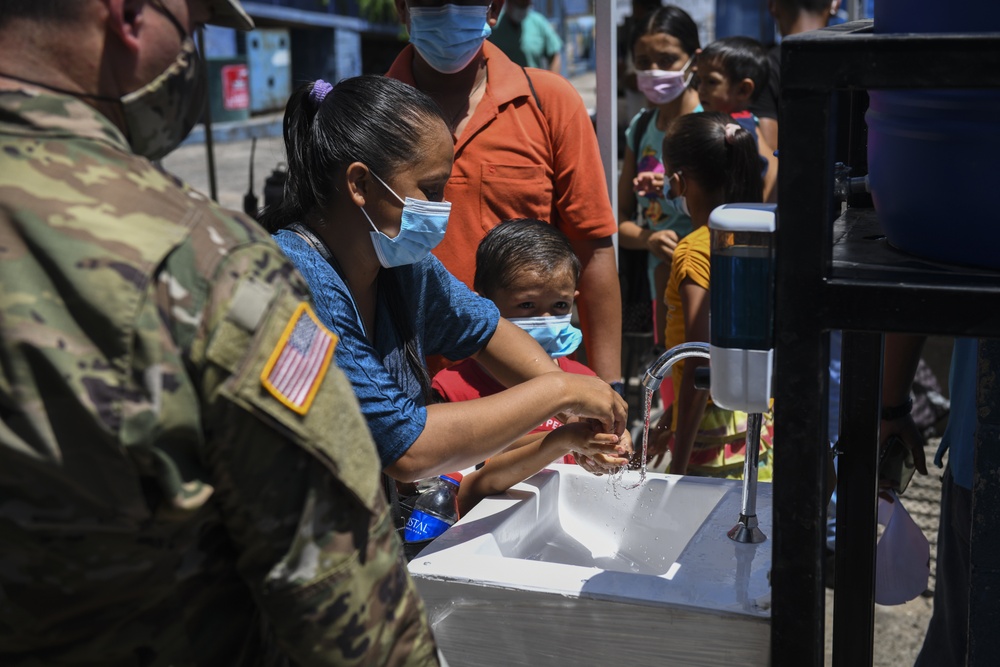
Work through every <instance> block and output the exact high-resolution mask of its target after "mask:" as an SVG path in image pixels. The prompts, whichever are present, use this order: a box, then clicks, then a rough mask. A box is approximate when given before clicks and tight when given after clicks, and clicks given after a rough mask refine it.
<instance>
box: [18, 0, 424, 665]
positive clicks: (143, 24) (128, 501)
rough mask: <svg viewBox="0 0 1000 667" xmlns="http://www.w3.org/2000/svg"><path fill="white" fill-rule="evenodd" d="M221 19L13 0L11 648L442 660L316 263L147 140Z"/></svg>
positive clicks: (158, 135) (133, 7)
mask: <svg viewBox="0 0 1000 667" xmlns="http://www.w3.org/2000/svg"><path fill="white" fill-rule="evenodd" d="M123 7H124V9H123ZM208 21H211V22H218V23H221V24H226V25H231V26H234V27H241V28H245V29H246V28H250V27H252V24H251V23H250V21H249V19H248V18H247V17H246V15H245V14H244V13H243V11H242V9H241V8H240V7H239V3H238V2H237V1H236V0H187V1H186V2H185V0H74V2H73V3H66V2H64V1H61V0H4V2H3V10H2V13H0V665H4V666H6V667H10V666H11V665H46V664H61V665H62V664H87V665H107V666H112V667H114V666H119V665H122V666H124V665H129V666H135V665H174V666H181V665H211V666H213V667H214V666H218V665H243V664H287V663H289V662H294V663H296V664H301V665H331V664H347V665H375V664H392V665H395V664H436V663H437V658H436V649H435V646H434V642H433V639H432V637H431V634H430V630H429V628H428V625H427V621H426V619H425V615H424V610H423V607H422V604H421V602H420V600H419V598H418V596H417V595H416V592H415V588H414V586H413V583H412V581H411V580H410V578H409V576H408V575H407V572H406V570H405V567H404V565H403V564H402V561H401V559H400V554H399V545H398V541H397V539H396V537H395V535H394V532H393V530H392V526H391V525H390V520H389V516H388V514H387V511H386V505H385V501H384V499H383V497H382V493H381V489H380V486H379V462H378V458H377V457H376V454H375V450H374V447H373V445H372V442H371V438H370V436H369V434H368V431H367V429H366V426H365V422H364V420H363V418H362V417H361V415H360V413H359V411H358V407H357V404H356V401H355V399H354V396H353V394H352V392H351V388H350V385H349V384H348V382H347V381H346V379H345V377H344V376H343V374H342V373H341V372H340V371H339V370H338V369H337V368H336V366H334V365H332V364H331V363H330V360H331V358H332V353H333V349H334V346H335V345H336V343H337V341H336V338H335V336H334V335H333V334H331V333H330V332H329V331H328V330H327V329H325V328H324V327H323V326H322V325H321V324H319V323H318V322H317V321H316V319H315V317H314V315H313V313H312V308H311V301H310V295H309V292H308V289H307V287H306V285H305V283H304V282H303V280H302V278H301V277H300V276H299V274H298V273H297V272H296V271H295V270H294V269H293V267H292V265H291V264H290V263H289V262H288V260H287V259H285V257H284V256H283V255H282V254H281V253H280V251H279V250H278V249H277V248H276V246H274V244H273V243H272V242H271V240H270V238H269V237H268V236H267V234H266V233H264V232H263V230H261V229H258V227H257V226H256V224H255V223H254V222H253V221H252V220H250V219H249V218H247V217H245V216H243V215H242V214H237V213H231V212H227V211H223V210H222V209H220V208H219V207H218V206H217V205H215V204H214V203H213V202H211V201H208V200H207V199H206V198H205V197H203V196H202V195H199V194H198V193H196V192H194V191H192V190H191V189H190V188H188V187H186V186H185V185H184V184H183V183H180V182H179V181H178V180H177V179H176V178H174V177H172V176H170V175H168V174H165V173H164V172H162V171H160V170H159V169H158V168H157V167H156V166H154V165H153V164H152V163H151V162H150V161H149V160H148V159H147V157H146V156H154V157H155V156H159V155H162V154H163V153H165V152H166V151H168V150H169V149H170V148H172V146H173V145H176V143H177V142H178V141H179V140H180V138H182V137H183V135H184V133H185V132H186V129H185V128H184V126H187V128H188V129H189V127H190V124H189V123H190V121H191V119H192V118H196V117H197V111H198V109H197V108H194V109H191V108H189V107H197V106H198V101H197V90H196V86H195V84H196V83H197V81H198V78H199V77H198V76H193V75H192V69H193V68H192V66H191V65H192V63H197V58H196V56H195V54H194V53H193V50H192V49H191V45H190V41H191V40H190V37H189V34H190V31H191V28H192V26H193V25H196V24H198V23H201V22H208ZM178 34H179V35H180V43H181V52H180V54H179V55H177V44H178V37H177V35H178ZM151 44H152V45H153V46H150V45H151ZM123 45H124V46H123ZM157 45H158V47H157ZM164 45H170V46H164ZM133 47H135V48H133ZM155 48H159V49H160V50H161V52H165V53H166V55H162V54H161V59H160V61H159V65H157V67H156V68H154V67H153V66H152V65H151V64H150V63H151V62H152V58H153V56H152V55H151V54H152V53H153V51H152V50H151V49H155ZM125 51H128V52H129V53H132V54H133V55H135V57H134V58H133V59H131V60H130V59H129V58H127V57H123V53H124V52H125ZM108 59H111V60H108ZM171 62H172V63H173V64H170V65H169V67H167V64H169V63H171ZM164 68H166V69H164ZM97 72H100V76H98V75H97ZM150 72H152V74H149V73H150ZM156 72H160V73H162V74H160V75H159V76H156ZM98 81H99V82H100V84H101V85H97V82H98ZM109 82H110V83H109ZM123 82H131V84H125V83H123ZM147 84H150V85H147ZM109 88H110V89H112V90H111V92H110V93H108V92H106V91H107V90H108V89H109ZM129 88H130V89H129ZM164 89H165V90H167V91H168V92H169V95H167V96H166V97H165V98H160V99H159V100H158V101H155V102H152V101H154V100H157V95H160V94H161V93H162V91H163V90H164ZM66 93H70V94H66ZM126 93H130V95H126ZM115 95H118V96H123V97H121V100H120V101H119V100H118V98H112V96H115ZM178 98H180V99H179V101H180V102H181V104H180V105H179V107H178V108H171V107H169V105H165V104H164V100H167V101H170V100H174V101H177V100H178ZM189 98H191V99H189ZM192 99H193V100H194V101H192ZM202 99H203V98H202ZM181 107H183V108H181ZM144 108H145V111H144ZM178 128H179V129H178Z"/></svg>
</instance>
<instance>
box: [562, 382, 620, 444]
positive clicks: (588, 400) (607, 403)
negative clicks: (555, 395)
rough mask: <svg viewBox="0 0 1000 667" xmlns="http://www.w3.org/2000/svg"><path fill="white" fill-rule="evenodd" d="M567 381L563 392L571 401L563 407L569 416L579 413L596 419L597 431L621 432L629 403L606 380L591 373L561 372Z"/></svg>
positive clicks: (584, 417)
mask: <svg viewBox="0 0 1000 667" xmlns="http://www.w3.org/2000/svg"><path fill="white" fill-rule="evenodd" d="M561 379H562V380H563V381H564V382H565V383H566V385H565V386H566V391H565V392H564V394H563V395H564V396H567V397H569V398H570V403H569V405H568V406H567V408H566V409H565V410H564V411H563V414H565V415H566V416H567V417H571V416H576V417H580V418H582V419H588V420H591V421H596V422H597V423H598V424H599V425H600V428H594V430H595V431H601V432H604V433H614V434H615V435H621V434H622V433H624V432H625V426H626V424H627V422H628V403H626V402H625V399H624V398H622V397H621V396H619V395H618V392H616V391H615V390H614V389H612V388H611V385H609V384H608V383H607V382H605V381H604V380H602V379H600V378H598V377H592V376H589V375H576V374H573V373H562V374H561Z"/></svg>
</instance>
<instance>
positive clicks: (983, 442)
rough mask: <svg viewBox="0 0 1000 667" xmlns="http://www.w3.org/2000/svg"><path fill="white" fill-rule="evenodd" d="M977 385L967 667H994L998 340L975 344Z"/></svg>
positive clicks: (999, 502) (999, 612)
mask: <svg viewBox="0 0 1000 667" xmlns="http://www.w3.org/2000/svg"><path fill="white" fill-rule="evenodd" d="M977 378H978V379H977V382H976V414H977V415H978V422H979V425H978V427H977V428H976V436H975V440H976V464H975V469H974V470H975V472H974V476H973V480H972V539H971V545H970V550H971V554H970V558H969V565H970V569H969V653H968V664H969V665H970V666H971V667H979V665H993V664H996V631H997V627H998V625H997V624H998V622H1000V596H998V595H997V591H998V590H1000V566H998V564H997V550H998V549H1000V530H998V526H997V524H998V523H1000V512H998V511H997V508H998V507H1000V483H998V482H997V471H998V470H1000V447H997V444H998V443H1000V340H997V339H986V338H981V339H980V340H979V372H978V373H977Z"/></svg>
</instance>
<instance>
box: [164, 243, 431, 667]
mask: <svg viewBox="0 0 1000 667" xmlns="http://www.w3.org/2000/svg"><path fill="white" fill-rule="evenodd" d="M174 264H175V266H171V265H170V263H169V262H168V264H167V266H166V267H165V271H166V273H167V274H171V272H173V273H172V274H171V275H168V276H167V277H166V279H164V277H163V276H161V279H160V281H159V283H160V285H162V286H163V287H162V288H161V289H160V290H159V294H158V301H159V302H160V304H161V305H160V307H161V312H164V311H163V308H164V307H166V308H170V309H177V308H181V309H184V308H185V307H190V306H192V305H193V304H185V303H183V302H180V303H179V302H177V295H178V294H184V291H179V290H177V289H176V283H177V282H185V280H184V278H183V277H182V276H183V274H184V272H185V271H188V272H190V271H191V264H192V262H190V261H184V258H183V257H182V258H181V259H180V260H179V261H177V262H175V263H174ZM206 298H207V299H208V302H207V303H206V304H204V307H203V308H200V309H199V308H194V310H196V311H197V310H200V311H201V320H200V322H199V325H198V326H197V328H196V333H195V334H194V336H193V338H191V340H190V348H189V349H190V352H189V358H190V360H191V364H192V369H191V371H192V373H193V375H195V381H196V383H198V384H199V385H200V388H201V396H202V402H203V405H202V415H203V420H204V423H203V430H204V432H205V433H206V434H207V435H206V441H205V454H204V461H205V464H206V466H207V468H208V470H209V471H210V475H211V479H212V480H213V482H214V484H215V485H216V488H215V491H214V499H215V502H216V503H218V505H219V506H220V508H221V512H222V514H223V517H224V522H225V524H226V527H227V529H228V532H229V534H230V535H231V537H232V539H233V541H234V542H235V544H236V547H237V550H238V552H239V556H238V569H239V571H240V574H241V576H242V577H243V578H244V579H245V581H246V582H247V583H248V584H249V586H250V588H251V590H252V592H253V595H254V597H255V599H256V600H257V601H258V603H259V605H260V606H261V608H262V609H263V611H264V614H265V616H266V618H267V619H268V622H269V624H270V627H271V628H272V630H273V633H274V636H275V638H276V640H277V642H278V643H279V644H280V645H281V647H282V648H283V649H284V650H285V651H287V653H288V654H289V656H290V657H291V658H292V659H293V660H294V661H295V662H296V663H298V664H301V665H331V664H337V665H376V664H393V665H396V664H414V665H428V664H432V665H433V664H437V659H436V648H435V645H434V640H433V638H432V636H431V632H430V628H429V626H428V624H427V620H426V614H425V611H424V608H423V604H422V602H421V601H420V598H419V596H418V595H417V592H416V588H415V586H414V584H413V582H412V580H411V579H410V577H409V574H408V573H407V571H406V566H405V562H404V561H403V559H402V558H401V549H400V546H399V541H398V538H397V537H396V536H395V532H394V530H393V526H392V522H391V520H390V517H389V513H388V511H387V507H386V503H385V500H384V498H383V494H382V492H381V488H380V482H379V474H380V466H379V462H378V458H377V455H376V453H375V447H374V444H373V443H372V440H371V437H370V435H369V433H368V430H367V426H366V424H365V422H364V418H363V417H362V416H361V413H360V411H359V408H358V405H357V402H356V399H355V398H354V394H353V393H352V391H351V387H350V384H349V382H348V381H347V379H346V377H345V376H344V374H343V373H342V372H341V371H340V370H339V369H338V368H337V367H336V366H335V365H334V364H333V363H332V362H330V363H329V365H328V366H323V364H322V363H320V364H319V365H318V366H317V365H315V364H314V365H313V367H312V370H310V371H306V372H304V375H303V372H302V371H299V377H298V380H299V381H300V384H301V383H305V387H306V388H305V390H302V391H299V390H300V389H301V387H299V388H296V387H292V388H289V385H288V384H287V382H286V383H285V384H282V381H281V380H280V378H279V379H276V377H275V375H276V373H278V371H277V370H275V368H276V364H277V363H280V354H281V353H282V352H289V353H290V351H294V350H292V348H293V347H294V346H295V345H298V349H301V348H302V339H303V337H304V336H305V337H306V338H308V335H311V336H312V338H311V340H312V342H313V343H315V342H316V341H319V342H320V343H323V341H324V340H327V342H328V343H329V344H330V345H335V344H336V338H335V336H334V335H333V334H332V333H330V332H328V331H327V330H326V329H325V328H323V327H322V325H321V324H319V325H318V326H319V329H313V328H310V326H313V325H310V324H309V321H307V320H308V319H309V313H310V312H311V310H310V303H309V296H308V291H307V288H306V286H305V284H304V281H303V280H302V278H301V277H300V276H299V274H298V273H297V272H295V271H294V270H293V269H292V268H291V265H290V263H289V262H288V261H287V259H285V258H284V256H283V255H282V254H281V253H280V251H279V250H278V249H277V248H276V247H274V246H272V245H270V244H268V243H254V244H250V245H247V246H244V247H242V248H240V249H237V250H236V251H235V252H232V253H231V254H229V256H228V257H227V258H225V259H224V260H223V261H222V263H221V264H220V265H219V267H218V269H217V270H216V271H215V272H214V276H213V277H212V278H211V285H210V287H209V288H208V291H207V296H206ZM303 318H305V319H303ZM180 319H182V320H187V321H191V320H192V318H183V317H182V318H180ZM315 324H318V322H317V323H314V325H315ZM303 326H304V327H306V329H308V331H306V332H305V334H304V333H303V330H302V329H300V327H303ZM178 335H179V337H180V338H182V339H183V337H184V333H183V332H178ZM324 337H329V338H328V339H324ZM307 342H308V341H307ZM332 352H333V348H332V346H331V347H329V358H332ZM324 354H325V353H323V352H322V351H321V354H320V359H321V360H322V357H323V356H324ZM317 369H319V370H317ZM286 379H287V378H286ZM265 380H267V382H265ZM297 391H298V393H296V392H297Z"/></svg>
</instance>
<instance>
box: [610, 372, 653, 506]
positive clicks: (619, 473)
mask: <svg viewBox="0 0 1000 667" xmlns="http://www.w3.org/2000/svg"><path fill="white" fill-rule="evenodd" d="M643 399H644V400H643V402H642V404H643V421H642V455H641V456H640V458H639V467H638V469H636V468H633V467H632V465H631V464H626V465H623V466H622V467H621V468H619V469H618V470H616V471H615V472H613V473H611V474H610V475H608V484H609V487H610V490H611V491H613V492H614V494H615V498H621V492H622V490H625V491H632V490H633V489H637V488H639V487H640V486H642V483H643V482H645V481H646V451H647V449H648V443H649V415H650V412H651V411H652V407H653V390H652V389H649V388H648V387H644V388H643ZM636 470H638V473H639V477H638V480H636V481H635V482H634V483H633V482H632V481H631V479H630V480H628V481H626V479H625V478H626V476H628V477H629V478H631V477H633V475H632V474H631V473H632V472H634V471H636Z"/></svg>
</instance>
